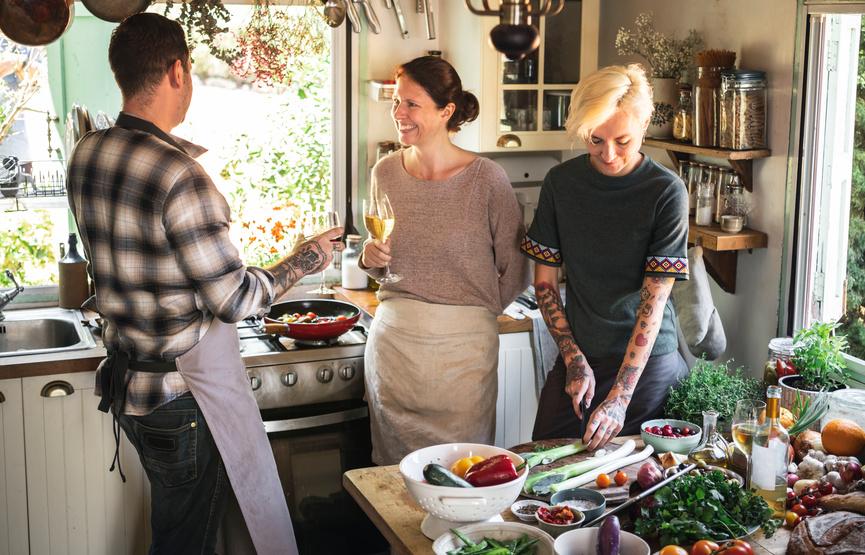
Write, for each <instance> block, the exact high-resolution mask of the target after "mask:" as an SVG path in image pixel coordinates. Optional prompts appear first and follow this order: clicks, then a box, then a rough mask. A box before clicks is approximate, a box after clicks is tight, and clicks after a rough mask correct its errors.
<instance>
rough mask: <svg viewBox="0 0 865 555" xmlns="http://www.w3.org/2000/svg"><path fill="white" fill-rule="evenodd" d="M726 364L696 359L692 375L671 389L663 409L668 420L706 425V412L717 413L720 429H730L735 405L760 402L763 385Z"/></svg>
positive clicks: (740, 370) (738, 369)
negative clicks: (746, 401) (673, 419)
mask: <svg viewBox="0 0 865 555" xmlns="http://www.w3.org/2000/svg"><path fill="white" fill-rule="evenodd" d="M728 364H729V363H727V362H712V361H708V360H706V359H704V358H700V359H697V362H696V363H695V364H694V367H693V368H692V369H691V372H690V373H689V374H688V375H687V376H685V377H684V378H682V379H681V380H679V383H678V384H677V385H675V386H673V387H671V388H670V395H669V397H667V403H666V404H665V405H664V413H665V414H666V416H667V418H675V419H678V420H687V421H688V422H693V423H701V422H703V411H706V410H714V411H717V413H718V428H719V429H723V430H729V429H730V423H731V420H732V418H733V411H734V410H735V408H736V402H737V401H739V400H740V399H759V398H760V394H761V386H760V382H758V381H757V380H755V379H752V378H746V377H744V376H743V375H742V369H741V368H736V369H735V370H731V369H730V368H729V366H728Z"/></svg>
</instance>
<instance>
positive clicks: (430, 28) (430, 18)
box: [423, 0, 436, 40]
mask: <svg viewBox="0 0 865 555" xmlns="http://www.w3.org/2000/svg"><path fill="white" fill-rule="evenodd" d="M423 7H424V12H425V13H426V38H428V39H429V40H433V39H434V38H436V20H435V15H433V11H432V5H431V4H430V3H429V0H423Z"/></svg>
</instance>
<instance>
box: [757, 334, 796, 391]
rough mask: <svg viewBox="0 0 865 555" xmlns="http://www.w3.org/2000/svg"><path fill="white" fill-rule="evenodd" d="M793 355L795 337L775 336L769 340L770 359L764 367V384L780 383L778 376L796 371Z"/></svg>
mask: <svg viewBox="0 0 865 555" xmlns="http://www.w3.org/2000/svg"><path fill="white" fill-rule="evenodd" d="M792 357H793V338H792V337H775V338H774V339H770V340H769V360H767V361H766V366H765V367H764V368H763V384H764V386H770V385H778V378H783V377H784V376H792V375H793V374H795V373H796V369H795V368H794V367H793V363H792V362H791V359H792Z"/></svg>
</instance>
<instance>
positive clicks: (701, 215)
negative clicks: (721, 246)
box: [694, 166, 715, 226]
mask: <svg viewBox="0 0 865 555" xmlns="http://www.w3.org/2000/svg"><path fill="white" fill-rule="evenodd" d="M694 212H695V214H694V223H696V224H697V225H704V226H705V225H712V221H713V220H714V217H713V216H714V212H715V184H714V182H713V181H712V180H711V179H710V175H709V171H708V167H705V166H704V167H703V172H702V176H701V178H700V182H699V183H698V184H697V198H696V208H695V210H694Z"/></svg>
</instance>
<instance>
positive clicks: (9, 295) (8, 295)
mask: <svg viewBox="0 0 865 555" xmlns="http://www.w3.org/2000/svg"><path fill="white" fill-rule="evenodd" d="M6 277H8V278H9V279H10V280H12V283H13V284H14V285H15V288H14V289H12V290H11V291H6V292H5V293H0V322H2V321H3V320H5V319H6V316H4V315H3V309H4V308H6V305H7V304H9V303H11V302H12V299H14V298H15V297H17V296H18V293H20V292H21V291H24V288H23V287H21V286H20V285H18V282H17V281H15V276H14V275H13V274H12V270H6Z"/></svg>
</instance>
